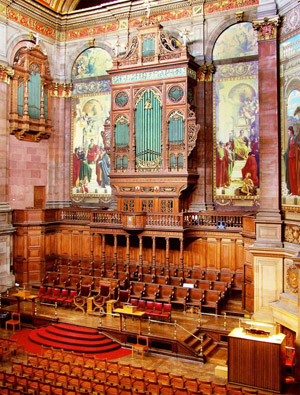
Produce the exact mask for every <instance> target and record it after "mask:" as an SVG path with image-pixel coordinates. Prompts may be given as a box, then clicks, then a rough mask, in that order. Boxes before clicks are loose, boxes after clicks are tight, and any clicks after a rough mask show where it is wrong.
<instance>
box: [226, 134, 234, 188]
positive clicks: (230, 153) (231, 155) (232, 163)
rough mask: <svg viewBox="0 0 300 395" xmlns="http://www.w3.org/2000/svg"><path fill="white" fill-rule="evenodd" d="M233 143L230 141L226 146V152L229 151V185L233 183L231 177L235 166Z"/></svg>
mask: <svg viewBox="0 0 300 395" xmlns="http://www.w3.org/2000/svg"><path fill="white" fill-rule="evenodd" d="M231 146H232V145H231V143H230V142H229V141H228V142H227V143H226V144H225V150H226V151H227V158H228V185H230V183H231V175H232V171H233V166H234V153H233V150H232V149H231Z"/></svg>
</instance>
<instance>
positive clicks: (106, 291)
mask: <svg viewBox="0 0 300 395" xmlns="http://www.w3.org/2000/svg"><path fill="white" fill-rule="evenodd" d="M109 298H110V286H109V285H107V284H101V285H100V290H99V293H98V294H97V295H96V296H95V297H94V304H95V307H94V309H93V311H96V310H98V309H99V311H101V312H104V310H103V306H104V305H105V303H106V302H107V301H108V299H109Z"/></svg>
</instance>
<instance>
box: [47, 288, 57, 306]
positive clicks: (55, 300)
mask: <svg viewBox="0 0 300 395" xmlns="http://www.w3.org/2000/svg"><path fill="white" fill-rule="evenodd" d="M59 297H60V288H54V290H53V295H52V296H49V298H48V301H49V303H55V302H57V299H58V298H59Z"/></svg>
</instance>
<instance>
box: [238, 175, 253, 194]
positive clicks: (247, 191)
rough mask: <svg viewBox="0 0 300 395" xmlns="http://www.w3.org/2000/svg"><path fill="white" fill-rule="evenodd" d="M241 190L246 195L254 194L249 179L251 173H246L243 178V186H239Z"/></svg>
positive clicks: (251, 182)
mask: <svg viewBox="0 0 300 395" xmlns="http://www.w3.org/2000/svg"><path fill="white" fill-rule="evenodd" d="M241 192H243V193H244V194H245V195H247V196H251V195H255V187H254V183H253V181H252V179H251V174H250V173H246V175H245V178H244V180H243V186H242V188H241Z"/></svg>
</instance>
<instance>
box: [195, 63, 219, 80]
mask: <svg viewBox="0 0 300 395" xmlns="http://www.w3.org/2000/svg"><path fill="white" fill-rule="evenodd" d="M215 71H216V68H215V66H214V65H213V64H212V63H211V64H203V65H201V66H200V68H199V70H198V72H197V81H208V82H210V81H212V76H213V74H214V72H215Z"/></svg>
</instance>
